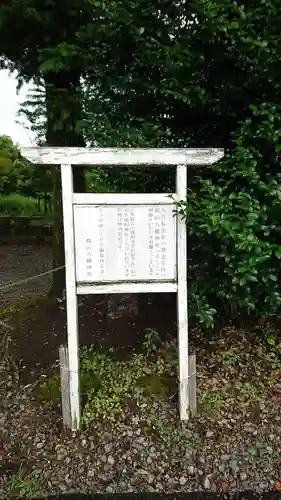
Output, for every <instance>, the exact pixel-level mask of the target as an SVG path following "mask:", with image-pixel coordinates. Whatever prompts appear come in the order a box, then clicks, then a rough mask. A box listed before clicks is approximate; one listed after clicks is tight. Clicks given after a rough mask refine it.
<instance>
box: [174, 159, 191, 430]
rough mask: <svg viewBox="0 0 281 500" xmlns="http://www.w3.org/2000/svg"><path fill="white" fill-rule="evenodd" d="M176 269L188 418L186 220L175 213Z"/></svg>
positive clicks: (180, 179)
mask: <svg viewBox="0 0 281 500" xmlns="http://www.w3.org/2000/svg"><path fill="white" fill-rule="evenodd" d="M186 190H187V167H186V165H178V166H177V179H176V193H177V199H178V200H179V201H180V200H186ZM177 233H178V234H177V270H178V293H177V308H178V350H179V408H180V419H181V420H188V404H189V401H188V399H189V398H188V314H187V262H186V260H187V259H186V255H187V242H186V221H185V220H184V219H182V218H181V217H180V216H179V215H177Z"/></svg>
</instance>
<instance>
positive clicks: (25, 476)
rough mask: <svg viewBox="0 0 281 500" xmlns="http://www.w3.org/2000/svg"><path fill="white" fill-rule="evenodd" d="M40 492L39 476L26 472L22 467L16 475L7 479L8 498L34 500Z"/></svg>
mask: <svg viewBox="0 0 281 500" xmlns="http://www.w3.org/2000/svg"><path fill="white" fill-rule="evenodd" d="M40 491H41V480H40V476H39V475H38V474H37V473H35V472H28V471H27V470H26V469H25V468H24V467H23V466H22V465H21V466H20V469H19V471H18V473H17V474H13V475H12V477H11V478H10V479H9V498H11V497H10V495H11V496H12V497H13V498H22V499H24V500H34V499H35V498H38V495H39V494H40Z"/></svg>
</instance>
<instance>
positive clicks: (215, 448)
mask: <svg viewBox="0 0 281 500" xmlns="http://www.w3.org/2000/svg"><path fill="white" fill-rule="evenodd" d="M1 252H2V255H1V257H2V259H1V260H2V263H3V262H4V266H5V267H4V268H3V266H2V267H1V281H2V282H7V281H9V280H14V279H15V278H16V279H20V275H21V274H22V276H26V275H31V274H34V272H36V271H39V272H40V271H44V270H46V269H47V268H48V266H50V255H49V254H48V252H49V251H48V249H44V250H39V249H34V248H28V247H26V248H25V250H24V249H23V248H22V249H21V250H20V251H18V250H17V249H16V248H10V250H9V252H3V248H2V249H1ZM40 252H41V253H40ZM48 255H49V256H48ZM37 258H38V262H37V264H36V265H35V264H34V263H35V261H36V259H37ZM21 262H24V263H25V270H24V271H21V272H20V273H18V269H19V268H21V267H22V265H21ZM28 266H29V267H28ZM35 268H36V269H35ZM29 286H30V288H29ZM46 286H47V283H46V281H45V283H44V284H42V283H41V285H37V286H35V283H34V285H33V284H32V285H28V287H26V288H24V287H22V288H20V289H18V291H17V292H13V293H12V292H11V293H10V292H9V295H5V296H4V297H2V299H3V301H4V302H5V304H6V303H8V304H9V303H13V301H14V300H18V299H19V298H23V297H25V296H34V295H36V294H38V293H42V292H44V291H45V290H46ZM29 294H30V295H29ZM58 309H60V312H59V314H60V323H58V322H57V323H52V322H51V321H50V320H51V318H52V319H53V318H54V317H55V312H54V310H53V309H52V310H51V309H50V310H49V309H48V310H47V313H46V311H45V316H42V318H41V322H40V321H39V320H38V317H39V316H40V314H41V313H40V308H39V309H38V310H36V312H35V311H33V314H34V316H36V318H35V319H36V321H37V323H36V325H37V326H36V328H35V327H34V332H33V329H32V328H33V327H32V325H33V323H32V321H31V319H32V318H31V319H30V321H26V316H24V315H23V316H22V317H24V318H25V319H24V322H25V321H26V325H27V331H26V333H25V330H19V331H18V333H19V335H20V338H21V342H20V343H19V345H20V346H21V348H22V346H23V345H24V342H23V340H24V338H26V340H28V342H26V344H28V345H26V346H25V349H26V351H27V350H29V352H30V353H31V354H30V355H29V357H28V356H27V357H26V360H27V369H28V370H30V371H31V370H32V369H33V368H34V366H33V365H35V363H34V361H35V359H36V362H38V361H39V362H40V359H41V358H40V352H41V351H40V350H38V349H37V347H36V349H35V350H34V351H33V347H31V346H33V345H34V346H35V340H36V339H37V344H38V345H39V344H40V343H42V337H40V328H41V332H42V330H43V325H44V324H46V323H47V322H49V321H50V323H51V327H50V328H51V329H50V332H49V330H48V329H47V328H46V329H45V330H44V335H45V337H44V338H45V339H46V336H48V335H49V333H50V334H51V332H57V335H58V337H56V342H57V344H56V347H55V350H56V353H57V345H58V344H59V342H61V340H60V338H59V334H61V331H62V330H63V324H64V326H65V319H64V318H65V316H64V314H65V313H64V311H61V306H59V307H58ZM30 313H31V314H32V312H30V311H29V312H28V314H30ZM155 314H157V316H158V317H159V314H158V312H157V310H156V311H155ZM91 315H92V316H91ZM93 315H94V316H93ZM88 316H89V317H88V320H87V322H88V324H92V325H93V324H94V323H93V317H96V316H97V314H96V312H95V311H92V310H91V314H89V315H88ZM48 318H49V319H48ZM35 319H34V321H35ZM17 321H19V320H18V319H17ZM98 321H100V320H99V319H98V320H97V323H96V324H95V326H94V329H97V327H98V324H99V323H98ZM149 321H150V320H149ZM164 322H165V320H164ZM113 323H114V322H113ZM116 324H117V323H116ZM118 324H119V325H120V327H119V329H118V328H117V327H116V326H115V327H114V328H113V330H112V332H113V334H114V335H115V340H116V338H118V339H119V340H120V337H121V333H122V328H124V325H125V323H124V322H123V323H122V322H121V323H118ZM166 324H168V323H167V321H166ZM127 326H128V329H127V330H128V331H127V333H126V335H127V337H126V336H125V337H124V338H125V340H124V338H123V339H122V343H123V344H124V343H126V342H127V338H128V336H129V335H130V336H131V337H132V331H133V330H132V328H133V326H132V325H127ZM104 328H105V329H108V328H109V326H108V325H107V324H106V323H105V327H104ZM141 328H142V327H141ZM92 331H93V330H92ZM95 331H96V330H95ZM105 331H107V330H104V331H103V332H101V333H100V341H101V342H102V340H103V338H105V337H106V335H105ZM32 332H33V333H32ZM0 333H1V334H2V340H1V342H2V347H1V354H0V355H1V359H0V498H3V499H4V498H9V499H10V498H13V496H12V494H14V495H15V496H14V497H15V498H19V496H20V494H19V492H20V491H22V490H23V489H25V491H27V490H26V489H27V488H29V487H30V488H31V486H32V487H33V488H34V497H38V496H39V493H40V494H41V495H42V494H57V493H60V492H74V491H79V492H81V493H83V492H85V493H105V492H106V493H129V492H141V491H145V492H164V493H167V494H168V493H175V492H213V493H218V492H223V493H234V492H237V491H242V490H251V491H254V492H256V493H259V492H264V491H269V490H270V491H271V490H274V489H275V490H277V491H280V490H281V459H280V458H281V456H280V453H281V444H280V435H281V411H280V410H281V359H280V356H279V352H278V349H277V348H275V346H273V345H266V342H265V340H264V339H266V338H267V337H268V336H271V337H273V338H274V339H275V343H276V344H277V345H278V343H279V342H280V337H281V335H280V331H279V330H278V328H276V327H273V326H272V325H264V326H263V327H262V328H261V327H259V328H251V329H249V328H247V329H246V328H245V330H243V329H241V328H240V329H237V328H226V329H224V330H223V331H221V332H218V333H214V332H212V336H210V335H209V336H206V333H205V334H202V332H200V331H197V330H193V331H191V332H190V346H191V349H193V350H194V351H195V352H196V356H197V385H198V387H197V399H198V416H197V417H196V418H194V419H192V420H190V421H189V422H188V423H187V424H184V425H180V424H179V423H178V415H177V400H176V398H175V397H174V398H170V397H166V396H165V397H164V396H163V397H161V398H156V399H155V398H154V399H149V398H148V399H147V401H146V402H144V401H143V400H140V401H134V404H131V403H132V402H127V403H126V404H125V403H124V415H125V414H126V419H125V420H123V421H122V420H121V421H119V422H117V423H114V424H110V423H106V421H104V422H101V421H96V422H94V424H93V425H92V426H91V427H88V428H87V429H84V430H82V431H81V432H80V433H76V434H75V433H73V434H72V433H71V432H67V431H65V430H63V428H62V419H61V411H60V409H58V410H56V409H54V408H51V407H50V405H48V404H47V403H44V404H43V403H42V402H40V403H39V401H38V397H37V396H36V394H37V393H36V387H37V384H39V382H40V380H42V379H40V378H39V377H40V376H41V377H42V373H41V375H40V373H39V372H40V370H39V371H38V373H37V372H36V371H35V372H34V373H35V374H34V376H33V378H32V384H31V385H30V384H27V381H23V379H22V378H21V373H20V372H21V366H20V364H19V363H18V359H16V360H14V357H13V354H11V352H12V350H11V351H10V350H9V345H8V340H9V338H10V340H11V342H12V344H13V343H14V341H13V339H14V337H13V335H14V331H13V332H9V331H2V332H0ZM27 334H29V336H28V335H27ZM113 334H112V335H113ZM25 335H26V337H25ZM32 335H33V336H32ZM0 338H1V337H0ZM40 339H41V340H40ZM138 340H140V339H138ZM110 342H111V340H110V338H108V336H107V337H106V343H107V344H106V345H107V348H108V344H109V343H110ZM15 343H16V342H15ZM113 343H114V342H113ZM48 344H49V345H48V348H49V351H50V352H52V351H53V350H54V347H53V344H52V342H51V335H49V343H48ZM271 344H272V343H271ZM30 347H31V348H32V351H31V349H30ZM46 349H47V347H44V350H46ZM174 349H175V350H176V346H175V345H174ZM32 353H33V354H32ZM55 357H56V356H54V359H55ZM48 359H53V358H51V357H50V358H46V360H45V361H46V362H45V369H44V372H45V374H47V373H48V370H47V360H48ZM54 359H53V360H54ZM15 363H16V364H15ZM52 370H53V367H52V366H51V365H50V366H49V373H52ZM36 373H37V375H36ZM17 374H18V375H19V379H18V378H17V376H16V375H17ZM152 415H153V416H154V419H153V420H152V418H151V416H152ZM21 467H22V469H21ZM12 484H13V488H12ZM11 489H12V491H11ZM35 492H36V495H35ZM5 495H6V496H5Z"/></svg>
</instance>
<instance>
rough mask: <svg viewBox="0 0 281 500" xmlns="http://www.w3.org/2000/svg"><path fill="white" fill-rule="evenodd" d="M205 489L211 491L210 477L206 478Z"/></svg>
mask: <svg viewBox="0 0 281 500" xmlns="http://www.w3.org/2000/svg"><path fill="white" fill-rule="evenodd" d="M203 488H205V490H209V489H210V488H211V483H210V479H209V478H208V476H206V477H205V478H204V481H203Z"/></svg>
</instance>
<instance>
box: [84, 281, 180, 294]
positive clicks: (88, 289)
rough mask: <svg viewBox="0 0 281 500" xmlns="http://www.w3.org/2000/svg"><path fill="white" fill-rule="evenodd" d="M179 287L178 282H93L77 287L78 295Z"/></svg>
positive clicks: (143, 291) (172, 289)
mask: <svg viewBox="0 0 281 500" xmlns="http://www.w3.org/2000/svg"><path fill="white" fill-rule="evenodd" d="M177 289H178V284H177V283H168V282H167V283H107V284H100V283H92V284H91V285H86V284H85V285H84V284H83V283H81V284H79V285H78V286H77V287H76V291H77V294H78V295H94V294H96V295H99V294H108V293H124V294H127V293H173V292H176V291H177Z"/></svg>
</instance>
